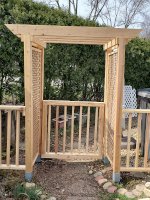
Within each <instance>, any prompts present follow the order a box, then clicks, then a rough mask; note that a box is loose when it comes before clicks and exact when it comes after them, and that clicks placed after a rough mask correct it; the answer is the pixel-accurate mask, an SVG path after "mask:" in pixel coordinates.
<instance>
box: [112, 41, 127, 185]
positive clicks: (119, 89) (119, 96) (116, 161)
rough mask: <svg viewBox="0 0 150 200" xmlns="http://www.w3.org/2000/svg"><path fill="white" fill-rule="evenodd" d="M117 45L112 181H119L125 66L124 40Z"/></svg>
mask: <svg viewBox="0 0 150 200" xmlns="http://www.w3.org/2000/svg"><path fill="white" fill-rule="evenodd" d="M118 41H119V45H118V56H117V68H116V102H115V106H116V107H115V119H114V153H113V181H114V182H119V181H120V159H121V156H120V152H121V122H122V100H123V83H124V64H125V43H126V41H125V39H123V38H120V39H119V40H118Z"/></svg>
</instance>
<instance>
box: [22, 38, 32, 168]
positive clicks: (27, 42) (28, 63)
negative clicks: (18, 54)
mask: <svg viewBox="0 0 150 200" xmlns="http://www.w3.org/2000/svg"><path fill="white" fill-rule="evenodd" d="M24 87H25V106H26V108H25V114H26V117H25V130H26V131H25V155H26V156H25V165H26V172H32V170H33V166H32V161H33V160H32V159H33V101H32V98H33V96H32V45H31V36H30V35H24Z"/></svg>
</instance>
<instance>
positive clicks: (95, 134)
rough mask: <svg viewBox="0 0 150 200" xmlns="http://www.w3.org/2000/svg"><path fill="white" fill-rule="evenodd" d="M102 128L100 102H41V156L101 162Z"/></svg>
mask: <svg viewBox="0 0 150 200" xmlns="http://www.w3.org/2000/svg"><path fill="white" fill-rule="evenodd" d="M92 124H93V125H92ZM103 127H104V103H103V102H88V101H61V100H60V101H59V100H44V101H43V131H42V132H43V133H42V157H43V158H60V159H69V158H72V159H75V158H77V157H80V158H83V159H84V158H85V159H86V158H88V159H90V158H93V159H94V158H95V159H100V158H101V157H102V154H103ZM83 140H84V141H83Z"/></svg>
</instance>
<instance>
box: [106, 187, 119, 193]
mask: <svg viewBox="0 0 150 200" xmlns="http://www.w3.org/2000/svg"><path fill="white" fill-rule="evenodd" d="M116 190H117V187H116V186H114V185H113V186H110V187H109V188H108V190H107V191H108V193H111V194H113V193H115V192H116Z"/></svg>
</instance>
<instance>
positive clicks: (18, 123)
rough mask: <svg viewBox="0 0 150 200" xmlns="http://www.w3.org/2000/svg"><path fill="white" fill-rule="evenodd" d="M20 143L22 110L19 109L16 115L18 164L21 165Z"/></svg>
mask: <svg viewBox="0 0 150 200" xmlns="http://www.w3.org/2000/svg"><path fill="white" fill-rule="evenodd" d="M19 143H20V111H19V110H17V117H16V165H17V166H18V165H19Z"/></svg>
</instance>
